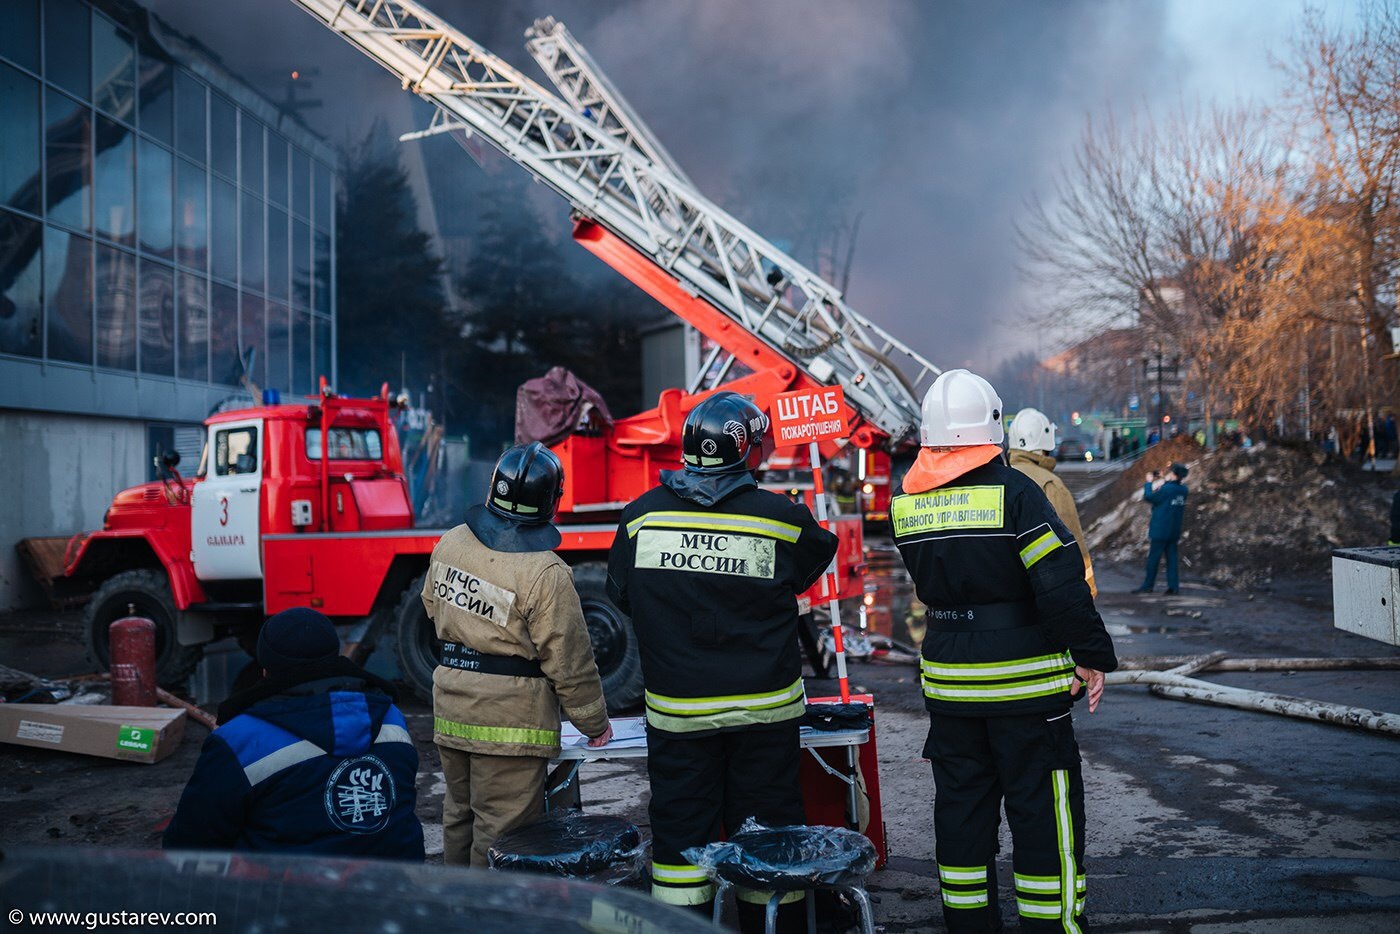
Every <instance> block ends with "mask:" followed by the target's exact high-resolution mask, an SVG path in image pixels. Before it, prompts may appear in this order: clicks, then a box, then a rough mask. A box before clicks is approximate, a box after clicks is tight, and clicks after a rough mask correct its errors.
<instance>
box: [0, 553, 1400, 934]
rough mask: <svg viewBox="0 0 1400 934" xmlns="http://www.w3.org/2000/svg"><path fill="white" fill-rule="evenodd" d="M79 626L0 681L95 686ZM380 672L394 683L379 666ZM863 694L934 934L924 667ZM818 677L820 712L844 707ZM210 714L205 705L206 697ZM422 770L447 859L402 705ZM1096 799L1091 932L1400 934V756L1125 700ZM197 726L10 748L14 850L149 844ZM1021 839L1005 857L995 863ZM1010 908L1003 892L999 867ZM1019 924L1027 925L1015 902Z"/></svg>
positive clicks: (1165, 704)
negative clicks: (126, 755)
mask: <svg viewBox="0 0 1400 934" xmlns="http://www.w3.org/2000/svg"><path fill="white" fill-rule="evenodd" d="M869 563H870V565H871V568H872V574H871V585H872V586H871V597H870V602H869V604H868V605H863V604H861V603H860V602H859V601H855V602H853V603H852V605H851V606H849V607H845V608H843V609H844V612H843V619H844V620H846V622H847V625H848V626H849V627H851V628H852V629H854V630H858V629H859V628H860V626H861V623H862V622H863V623H864V625H865V628H866V632H867V633H875V634H880V635H885V636H888V637H890V638H892V639H893V640H894V642H895V643H896V644H909V645H917V644H918V641H919V638H920V637H921V636H922V631H921V626H922V620H921V618H920V616H919V614H918V612H917V607H916V606H915V605H914V604H913V602H912V599H911V598H912V594H911V588H910V586H909V582H908V580H907V578H906V577H905V576H904V574H903V571H902V568H901V566H900V564H899V561H898V555H897V554H896V553H895V552H894V550H893V548H892V547H891V546H890V545H889V544H888V543H887V542H883V541H881V540H879V539H878V538H876V537H874V536H872V537H871V541H870V553H869ZM1098 572H1099V580H1100V586H1101V587H1102V591H1103V592H1102V593H1101V594H1100V598H1099V606H1100V610H1101V612H1102V613H1103V615H1104V618H1105V621H1106V623H1107V624H1108V626H1109V628H1110V630H1111V631H1112V632H1113V634H1114V637H1115V641H1116V642H1117V645H1118V650H1119V654H1120V655H1121V656H1149V655H1185V654H1196V653H1203V652H1208V651H1213V650H1217V649H1223V650H1226V651H1229V652H1231V653H1232V654H1234V655H1249V656H1290V657H1291V656H1343V655H1387V656H1390V655H1395V654H1397V652H1396V650H1395V649H1392V648H1390V647H1387V646H1383V645H1380V644H1378V643H1373V642H1370V641H1368V640H1365V639H1362V638H1360V637H1357V636H1354V635H1351V634H1348V633H1343V632H1339V631H1337V630H1335V629H1334V628H1333V627H1332V621H1331V606H1330V604H1331V600H1330V592H1329V590H1328V586H1327V585H1320V584H1313V583H1302V584H1295V585H1292V586H1288V587H1284V586H1282V585H1281V586H1279V587H1278V588H1276V590H1275V591H1273V592H1269V593H1257V594H1252V595H1251V594H1244V593H1235V592H1229V591H1220V590H1215V589H1210V588H1207V587H1205V586H1203V585H1199V584H1194V583H1192V582H1190V581H1188V582H1187V583H1186V586H1185V588H1184V592H1183V593H1182V594H1181V595H1180V596H1177V597H1164V596H1149V597H1142V596H1136V595H1132V594H1129V593H1128V591H1129V590H1130V589H1131V588H1132V587H1133V586H1134V585H1135V584H1136V582H1137V578H1136V576H1135V569H1113V568H1099V569H1098ZM77 634H78V633H77V627H76V616H75V615H74V614H54V613H36V614H25V615H22V616H17V615H11V616H9V617H0V662H3V663H5V664H10V665H14V666H16V667H20V668H25V669H27V670H33V671H36V672H38V673H40V674H46V675H62V674H71V673H74V672H77V671H81V670H83V668H84V662H83V656H82V650H81V646H80V645H79V644H78V642H77ZM242 663H243V659H242V657H241V655H239V654H238V653H236V651H234V650H229V651H228V652H225V653H221V654H218V655H216V656H215V657H214V658H213V659H212V660H211V661H210V662H209V663H208V664H206V665H205V666H204V667H203V668H202V669H201V672H200V674H199V675H197V676H196V680H195V682H194V683H193V686H194V687H195V688H196V689H197V691H198V693H207V692H214V693H217V692H218V691H219V690H220V689H221V687H220V686H221V685H224V684H228V683H231V679H232V678H233V677H234V676H236V674H237V670H236V669H237V668H238V667H239V666H240V665H241V664H242ZM375 664H376V665H380V664H382V662H381V661H379V660H376V663H375ZM850 671H851V680H852V684H853V687H855V688H857V689H861V690H869V691H872V692H873V693H874V694H875V697H876V704H877V730H878V735H879V741H880V753H881V765H880V781H881V786H882V792H883V796H884V819H885V823H886V827H887V830H888V833H889V841H890V853H891V858H890V862H889V865H888V867H887V868H886V869H885V870H884V871H882V872H880V873H877V874H876V875H875V876H873V877H872V878H871V880H870V890H871V893H872V895H873V896H874V898H875V899H876V914H877V919H878V920H879V922H880V923H881V924H882V926H883V927H884V930H886V931H888V932H904V931H940V930H942V929H943V928H942V922H941V917H940V909H939V903H938V897H937V893H936V882H935V879H936V872H935V870H934V863H933V832H932V810H931V803H932V797H933V785H932V780H931V777H930V773H929V768H928V765H927V763H926V762H923V761H922V760H921V758H920V750H921V748H922V744H923V741H924V735H925V733H926V732H927V720H926V719H925V717H924V715H923V712H922V703H921V698H920V694H919V688H918V684H917V679H916V673H917V669H916V668H915V666H914V665H913V664H907V663H891V662H890V661H889V657H888V656H887V657H886V658H885V659H884V660H880V659H878V658H870V659H852V661H851V664H850ZM1200 677H1201V678H1203V679H1204V680H1208V681H1214V682H1217V683H1220V684H1229V685H1237V686H1241V687H1251V688H1260V689H1263V690H1270V691H1277V692H1280V693H1285V694H1292V695H1297V696H1303V697H1310V698H1315V699H1319V700H1327V701H1334V702H1338V703H1344V704H1350V705H1355V706H1362V707H1367V708H1374V709H1377V710H1385V711H1400V672H1394V671H1383V672H1345V671H1343V672H1294V673H1289V672H1269V673H1262V672H1261V673H1244V672H1235V673H1221V674H1210V673H1206V674H1203V675H1201V676H1200ZM835 690H836V685H835V683H834V682H833V681H822V680H816V679H811V680H810V681H809V684H808V692H809V694H811V695H814V696H815V695H820V694H826V693H835ZM209 699H213V698H209ZM404 708H405V713H406V715H407V718H408V723H409V727H410V732H411V733H412V734H413V735H414V737H415V739H416V740H417V742H418V747H419V750H420V755H421V758H422V761H421V769H420V779H419V808H418V810H419V815H420V817H421V818H422V819H423V821H424V824H425V827H426V828H427V832H428V839H429V848H430V851H433V852H434V853H435V855H434V856H433V857H431V858H432V859H440V858H441V857H440V853H441V828H440V819H441V800H442V795H443V792H444V786H443V783H442V775H441V771H440V767H439V765H438V762H437V757H436V753H435V750H434V747H433V746H432V743H431V712H430V711H429V710H428V708H427V707H426V706H425V705H423V704H421V703H417V702H408V703H405V704H404ZM1075 717H1076V719H1077V721H1078V725H1077V729H1078V735H1079V743H1080V747H1081V751H1082V753H1083V756H1084V762H1085V782H1086V789H1087V800H1088V811H1089V828H1088V864H1089V865H1088V870H1089V878H1090V892H1089V913H1090V916H1091V918H1092V919H1093V921H1094V930H1096V931H1163V932H1182V931H1193V932H1233V931H1261V932H1262V931H1266V930H1267V931H1268V932H1270V934H1292V932H1303V931H1307V932H1315V931H1326V932H1332V931H1339V932H1350V931H1359V932H1369V931H1387V932H1388V931H1393V930H1396V929H1397V928H1400V800H1397V794H1396V793H1397V790H1400V783H1397V775H1400V739H1397V738H1395V737H1388V736H1382V735H1379V734H1375V733H1367V732H1362V731H1358V730H1351V729H1346V728H1342V727H1336V726H1328V725H1323V724H1318V723H1311V722H1303V721H1298V720H1292V719H1288V718H1284V717H1279V716H1274V715H1269V714H1263V713H1252V712H1246V711H1239V710H1231V709H1226V708H1220V707H1213V706H1205V705H1200V704H1190V703H1184V702H1181V701H1175V700H1169V699H1166V698H1160V697H1156V696H1154V695H1152V694H1150V693H1149V692H1148V690H1147V689H1146V688H1145V687H1139V686H1115V687H1111V688H1109V690H1108V693H1107V694H1106V696H1105V700H1104V704H1103V706H1102V707H1101V708H1100V710H1099V712H1098V713H1096V714H1094V715H1092V716H1089V715H1088V714H1087V713H1085V712H1083V711H1082V710H1080V711H1078V712H1076V714H1075ZM204 736H205V731H204V730H203V728H201V727H199V726H197V725H194V724H190V725H189V727H188V728H187V732H186V740H185V743H184V745H183V746H182V747H181V749H180V750H178V751H177V752H176V753H175V755H173V756H172V757H171V758H169V759H167V760H165V761H164V762H161V763H159V764H157V765H154V766H141V765H132V764H125V763H117V762H111V761H108V760H100V759H87V758H80V757H77V756H71V755H66V754H61V753H51V752H43V751H39V750H32V749H27V748H23V747H17V746H0V839H3V840H4V841H5V842H6V843H20V842H26V843H41V844H54V845H92V846H118V845H120V846H156V845H158V843H159V830H160V828H161V827H162V826H163V824H164V821H165V820H166V819H167V818H168V817H169V815H170V813H171V812H172V811H173V808H174V805H175V802H176V800H177V799H178V796H179V792H180V789H181V787H182V786H183V783H184V780H185V778H186V777H187V776H188V774H189V771H190V768H191V767H192V765H193V762H194V759H195V757H196V755H197V753H198V748H199V742H200V741H201V740H202V739H203V737H204ZM583 798H584V801H585V804H586V806H587V807H588V808H589V809H590V810H592V811H595V812H600V813H615V814H621V815H624V816H627V817H629V818H630V819H632V820H634V821H636V822H638V823H639V824H642V825H645V822H646V803H647V793H646V782H645V767H644V765H643V764H642V763H641V762H639V761H632V762H605V763H597V764H592V765H589V766H587V767H586V768H585V769H584V770H583ZM1009 847H1010V841H1009V839H1005V840H1003V856H1005V855H1007V854H1008V853H1009ZM1003 876H1004V878H1003V879H1002V885H1001V890H1002V894H1003V900H1005V896H1006V894H1007V893H1008V892H1010V891H1011V886H1010V879H1009V866H1003ZM1003 911H1004V914H1005V916H1006V918H1007V921H1008V924H1012V925H1014V909H1013V908H1011V907H1009V906H1006V905H1005V904H1004V908H1003Z"/></svg>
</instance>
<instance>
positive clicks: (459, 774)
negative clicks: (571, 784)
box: [438, 746, 549, 868]
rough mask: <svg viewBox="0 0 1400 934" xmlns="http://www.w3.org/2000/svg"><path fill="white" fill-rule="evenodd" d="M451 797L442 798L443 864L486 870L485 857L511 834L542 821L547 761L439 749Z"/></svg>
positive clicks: (525, 757)
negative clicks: (497, 841)
mask: <svg viewBox="0 0 1400 934" xmlns="http://www.w3.org/2000/svg"><path fill="white" fill-rule="evenodd" d="M438 754H439V756H440V757H441V758H442V777H443V781H444V782H445V783H446V785H447V793H446V794H444V795H443V796H442V851H443V862H445V863H447V864H448V865H450V866H466V865H468V864H470V865H472V866H478V867H483V868H484V867H485V866H486V852H487V850H489V849H490V848H491V844H493V843H495V842H496V838H497V837H499V836H500V835H501V834H503V833H505V832H506V831H508V830H514V829H515V828H517V827H524V826H525V825H527V824H533V823H534V822H535V821H537V820H539V819H540V818H542V817H543V816H544V779H545V769H546V768H547V767H548V765H549V760H548V759H544V758H542V757H540V756H486V755H480V754H477V753H470V752H463V751H462V750H460V749H453V748H451V747H449V746H438Z"/></svg>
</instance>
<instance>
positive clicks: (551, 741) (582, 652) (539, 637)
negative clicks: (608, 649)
mask: <svg viewBox="0 0 1400 934" xmlns="http://www.w3.org/2000/svg"><path fill="white" fill-rule="evenodd" d="M423 606H424V607H425V608H426V609H427V611H428V617H429V618H430V619H431V620H432V621H433V623H434V625H435V626H436V628H437V637H438V638H439V639H441V640H442V641H443V642H445V643H447V648H446V649H445V650H444V658H443V662H444V664H440V665H439V666H438V668H437V670H436V671H435V672H434V673H433V731H434V734H435V735H434V737H433V739H434V741H435V742H437V743H439V744H441V745H443V746H450V747H452V748H453V749H461V750H463V751H465V752H472V753H482V754H486V755H499V756H542V757H545V758H549V757H552V756H555V755H557V754H558V752H559V707H560V705H561V704H562V705H563V708H564V713H565V715H567V716H568V718H569V720H570V721H572V722H573V724H574V726H576V727H578V728H579V730H580V731H581V732H583V733H585V734H586V735H588V736H595V737H596V736H601V735H602V734H603V732H604V731H605V730H606V729H607V727H608V715H607V706H606V704H605V703H604V700H603V686H602V684H601V682H600V681H599V679H598V666H597V665H596V664H594V661H593V648H592V646H591V645H590V644H589V641H588V628H587V626H586V625H585V624H584V620H583V610H582V608H581V607H580V606H579V599H578V593H577V592H576V591H575V590H574V578H573V574H572V573H571V572H570V570H569V566H568V565H566V564H565V563H564V562H563V561H562V560H561V559H560V558H559V556H558V555H556V554H554V552H552V551H527V552H504V551H493V550H492V549H490V548H487V547H486V546H485V545H483V544H482V543H481V542H480V541H479V540H478V539H477V537H476V536H475V535H473V534H472V531H471V529H469V528H467V526H465V525H459V526H457V527H456V528H455V529H452V530H451V531H449V532H448V533H447V534H446V535H444V536H443V537H442V539H441V540H440V541H439V542H438V543H437V547H435V548H434V549H433V556H432V563H431V564H430V566H429V568H428V574H427V577H426V578H425V579H424V581H423ZM453 650H455V652H454V654H452V655H448V654H447V652H449V651H453ZM531 668H533V670H532V671H531V670H530V669H531ZM492 669H497V670H499V669H506V670H507V671H509V672H512V673H496V672H494V671H493V670H492Z"/></svg>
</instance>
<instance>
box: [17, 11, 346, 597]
mask: <svg viewBox="0 0 1400 934" xmlns="http://www.w3.org/2000/svg"><path fill="white" fill-rule="evenodd" d="M206 38H207V39H208V41H209V42H210V43H211V44H217V37H206ZM335 188H336V176H335V154H334V152H333V151H332V149H331V148H330V147H329V146H328V145H327V144H326V143H325V142H324V141H322V140H321V139H319V138H317V137H316V136H314V135H313V134H312V133H311V132H310V131H308V130H307V129H305V127H304V126H303V125H302V124H301V123H300V122H298V121H297V120H296V119H294V118H293V117H291V116H290V115H288V114H286V113H284V112H283V111H281V110H279V109H278V107H277V106H276V105H274V104H273V103H272V102H271V101H269V100H267V99H266V98H264V97H262V96H260V95H259V94H257V93H256V92H255V91H253V90H252V89H251V88H250V87H249V86H248V85H246V84H244V83H242V82H241V81H240V80H239V79H238V78H237V77H235V76H234V75H232V74H230V73H229V72H228V71H227V70H226V69H225V68H224V67H223V66H222V65H221V64H219V62H218V60H217V58H216V57H215V56H214V54H213V53H211V52H210V51H209V50H208V49H206V48H205V47H204V46H203V45H201V44H200V43H199V41H198V40H197V39H194V38H189V37H184V36H180V35H177V34H175V33H173V32H172V31H170V30H169V29H168V28H166V27H164V26H163V24H162V23H161V22H160V21H159V20H158V19H157V18H156V17H154V16H153V15H152V14H150V13H149V12H148V11H147V10H145V9H144V8H142V7H141V6H139V5H137V4H136V3H134V2H132V0H92V2H91V3H89V2H86V0H4V3H3V4H0V446H3V447H0V450H3V456H0V489H4V491H5V496H4V502H3V505H0V533H3V534H0V555H3V557H0V608H3V607H6V606H13V605H16V604H17V603H20V602H25V601H26V600H29V599H32V598H34V597H35V596H36V595H37V592H36V591H35V590H34V589H32V588H31V587H30V586H29V585H28V582H27V581H26V579H25V575H24V573H23V571H22V570H21V568H20V567H19V565H18V563H17V562H16V560H15V555H14V551H13V546H14V544H15V542H16V541H17V540H19V539H20V538H24V537H28V536H39V535H61V534H70V533H74V532H78V531H81V530H83V529H88V528H93V527H95V526H98V525H100V524H101V522H102V515H103V511H104V510H105V509H106V507H107V505H108V504H109V502H110V500H111V497H112V494H113V493H115V492H116V491H117V490H119V489H121V488H123V487H126V486H130V485H132V484H135V483H139V482H142V481H145V480H148V479H151V478H152V477H153V467H152V459H153V457H154V455H155V454H156V453H157V451H159V450H167V451H168V450H171V449H175V450H179V451H180V452H181V454H182V455H184V456H185V460H184V461H183V464H182V467H183V469H184V470H186V471H194V470H195V469H196V467H197V464H198V457H199V453H200V435H199V432H198V430H197V429H198V426H199V423H200V422H201V421H202V420H203V418H204V417H205V416H206V415H208V414H209V412H210V411H211V410H213V409H214V408H216V407H217V406H219V405H220V404H221V403H224V402H226V401H229V400H230V399H231V398H233V399H242V400H245V401H246V400H249V399H250V395H249V394H250V393H258V394H260V393H261V391H262V390H263V389H266V388H273V389H277V390H279V391H280V392H281V394H282V396H283V397H284V398H287V397H291V396H295V395H302V394H305V393H308V392H311V391H312V390H313V388H314V386H315V384H316V379H317V377H318V376H319V375H321V374H324V375H325V376H326V377H327V378H329V379H331V380H332V381H334V379H335V375H336V374H335V370H336V360H335V349H334V348H335V295H334V268H335V254H334V250H335V246H334V244H335V210H334V203H335V202H334V199H335Z"/></svg>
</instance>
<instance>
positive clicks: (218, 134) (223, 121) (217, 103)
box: [209, 94, 238, 179]
mask: <svg viewBox="0 0 1400 934" xmlns="http://www.w3.org/2000/svg"><path fill="white" fill-rule="evenodd" d="M209 167H210V168H212V169H213V170H214V171H215V172H218V173H220V174H221V175H224V176H226V177H228V178H232V179H236V178H238V112H237V111H236V110H234V107H233V104H231V103H229V101H228V99H227V98H223V97H220V96H219V95H217V94H210V95H209Z"/></svg>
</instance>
